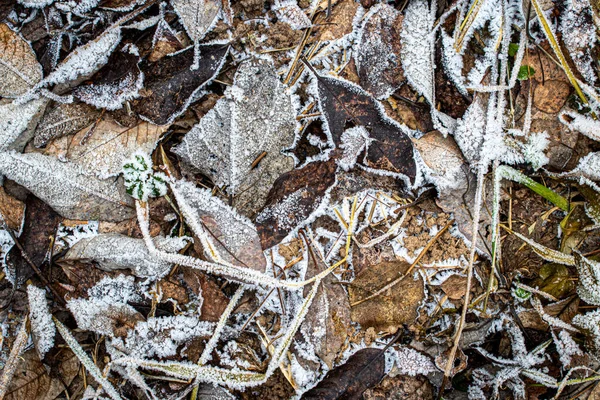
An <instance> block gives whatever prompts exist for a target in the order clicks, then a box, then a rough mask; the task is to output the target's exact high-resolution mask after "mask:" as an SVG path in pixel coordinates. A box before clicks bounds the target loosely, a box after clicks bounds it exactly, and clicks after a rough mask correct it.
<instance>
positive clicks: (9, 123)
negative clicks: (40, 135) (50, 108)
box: [0, 99, 47, 151]
mask: <svg viewBox="0 0 600 400" xmlns="http://www.w3.org/2000/svg"><path fill="white" fill-rule="evenodd" d="M46 104H47V100H45V99H36V100H32V101H29V102H27V103H25V104H22V105H16V104H13V103H12V102H6V103H5V102H2V101H0V151H3V150H8V149H10V150H22V149H23V148H24V147H25V145H26V144H27V142H29V141H30V140H31V138H32V137H33V135H34V132H35V127H36V126H37V123H38V122H39V120H40V118H41V117H42V115H43V113H44V109H45V107H46Z"/></svg>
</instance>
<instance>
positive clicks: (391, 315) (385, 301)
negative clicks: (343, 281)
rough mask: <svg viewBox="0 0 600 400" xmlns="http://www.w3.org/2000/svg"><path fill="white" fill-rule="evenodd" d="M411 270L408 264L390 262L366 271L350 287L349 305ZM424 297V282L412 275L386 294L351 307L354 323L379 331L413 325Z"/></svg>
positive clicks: (373, 266) (365, 269)
mask: <svg viewBox="0 0 600 400" xmlns="http://www.w3.org/2000/svg"><path fill="white" fill-rule="evenodd" d="M409 267H410V264H408V263H406V262H403V261H391V262H382V263H379V264H375V265H371V266H369V268H363V269H362V271H361V272H360V273H359V274H358V275H357V276H356V278H354V281H352V284H351V285H349V286H348V294H349V296H350V303H351V304H353V303H356V302H358V301H360V300H361V299H362V298H364V297H367V296H369V295H371V294H372V293H374V292H376V291H377V290H379V289H381V288H382V287H383V286H385V285H386V284H388V283H389V282H391V281H392V280H394V279H396V278H399V277H401V276H402V275H403V274H405V273H406V271H407V270H408V268H409ZM424 297H425V288H424V286H423V282H422V281H421V279H420V278H419V279H416V280H415V279H414V278H413V276H412V274H410V275H409V276H406V277H405V278H404V279H403V280H401V281H400V282H398V283H397V284H396V285H395V286H393V287H391V288H390V289H388V290H387V291H386V292H385V293H382V294H381V295H379V296H377V297H374V298H373V299H371V300H369V301H366V302H363V303H360V304H357V305H355V306H354V307H352V320H353V321H354V322H357V323H359V324H360V325H361V327H362V328H363V329H367V328H370V327H373V328H375V330H376V331H377V330H388V329H390V327H399V326H402V325H403V324H410V323H412V322H414V320H415V318H417V309H418V308H419V306H420V304H421V302H422V301H423V298H424Z"/></svg>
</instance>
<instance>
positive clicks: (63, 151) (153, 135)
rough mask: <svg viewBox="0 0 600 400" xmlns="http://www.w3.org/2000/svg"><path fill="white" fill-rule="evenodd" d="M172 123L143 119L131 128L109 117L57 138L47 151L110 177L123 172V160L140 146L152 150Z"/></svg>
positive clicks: (102, 176)
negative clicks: (157, 123) (69, 134)
mask: <svg viewBox="0 0 600 400" xmlns="http://www.w3.org/2000/svg"><path fill="white" fill-rule="evenodd" d="M168 127H169V126H168V125H164V126H158V125H154V124H151V123H149V122H142V123H140V124H138V125H136V126H134V127H132V128H127V127H124V126H121V125H119V124H118V123H117V122H115V121H114V120H112V119H110V118H105V119H103V120H102V121H100V122H99V123H98V124H95V125H91V126H88V127H86V128H84V129H82V130H80V131H79V132H77V134H75V135H74V136H66V137H63V138H60V139H57V140H55V141H53V142H52V143H50V144H49V145H48V147H47V148H46V151H45V152H44V154H47V155H54V156H57V157H58V158H60V159H65V160H69V161H72V162H73V163H75V164H77V165H80V166H81V167H82V168H83V169H84V170H86V171H88V172H89V173H91V174H94V175H96V176H98V177H100V178H106V177H109V176H115V175H117V174H119V173H120V172H121V168H122V167H123V162H124V161H125V160H126V159H127V158H129V157H130V156H131V154H132V153H133V152H135V151H136V150H141V151H143V152H145V153H150V152H152V150H153V149H154V147H155V146H156V142H157V140H158V138H159V137H160V136H161V135H162V134H163V133H164V132H165V131H166V130H167V129H168Z"/></svg>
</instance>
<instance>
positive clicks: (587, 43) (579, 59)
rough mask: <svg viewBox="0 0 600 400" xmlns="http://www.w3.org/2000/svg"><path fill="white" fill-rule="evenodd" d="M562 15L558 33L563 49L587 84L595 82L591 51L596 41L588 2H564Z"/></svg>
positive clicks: (586, 0) (581, 0)
mask: <svg viewBox="0 0 600 400" xmlns="http://www.w3.org/2000/svg"><path fill="white" fill-rule="evenodd" d="M564 3H565V6H566V10H565V11H563V13H562V19H561V22H560V26H559V28H560V32H561V33H562V40H563V43H564V47H565V49H567V50H568V51H569V54H570V55H571V59H572V60H573V63H574V64H575V66H576V67H577V69H578V70H579V72H581V74H582V75H583V77H584V78H585V80H586V81H587V82H588V83H589V84H594V83H595V82H596V79H597V78H596V73H595V72H594V67H593V63H594V59H593V56H592V54H591V51H592V50H591V49H593V48H594V46H595V45H596V41H597V36H596V27H595V26H594V24H593V22H592V12H593V11H592V10H591V7H590V4H589V1H588V0H566V1H565V2H564Z"/></svg>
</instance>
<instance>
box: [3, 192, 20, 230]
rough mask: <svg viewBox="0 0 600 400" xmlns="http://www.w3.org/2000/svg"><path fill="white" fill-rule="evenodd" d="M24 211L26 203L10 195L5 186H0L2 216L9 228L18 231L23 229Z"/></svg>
mask: <svg viewBox="0 0 600 400" xmlns="http://www.w3.org/2000/svg"><path fill="white" fill-rule="evenodd" d="M24 213H25V204H23V202H22V201H19V200H17V199H15V198H14V197H11V196H10V195H8V194H7V193H6V191H5V190H4V188H3V187H0V216H1V217H2V219H3V220H4V222H5V223H6V225H7V226H8V228H9V229H12V230H13V231H17V232H18V231H19V230H20V229H21V225H22V221H23V217H24ZM0 225H1V224H0Z"/></svg>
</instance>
